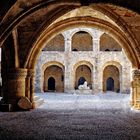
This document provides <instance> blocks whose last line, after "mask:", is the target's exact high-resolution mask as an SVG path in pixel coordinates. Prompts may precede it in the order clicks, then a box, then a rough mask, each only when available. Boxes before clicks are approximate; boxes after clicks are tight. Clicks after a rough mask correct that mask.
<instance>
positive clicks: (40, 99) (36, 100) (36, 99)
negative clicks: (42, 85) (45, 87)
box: [34, 96, 44, 108]
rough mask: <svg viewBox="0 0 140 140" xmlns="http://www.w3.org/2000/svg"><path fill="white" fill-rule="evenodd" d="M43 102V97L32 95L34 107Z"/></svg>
mask: <svg viewBox="0 0 140 140" xmlns="http://www.w3.org/2000/svg"><path fill="white" fill-rule="evenodd" d="M43 103H44V99H43V98H40V97H39V96H34V107H35V108H37V107H39V106H41V105H42V104H43Z"/></svg>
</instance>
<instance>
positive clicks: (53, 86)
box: [43, 65, 64, 92]
mask: <svg viewBox="0 0 140 140" xmlns="http://www.w3.org/2000/svg"><path fill="white" fill-rule="evenodd" d="M63 75H64V73H63V69H62V68H61V67H59V66H57V65H51V66H49V67H47V68H46V70H45V71H44V88H43V89H44V92H49V91H55V92H63V91H64V79H63V78H62V77H63Z"/></svg>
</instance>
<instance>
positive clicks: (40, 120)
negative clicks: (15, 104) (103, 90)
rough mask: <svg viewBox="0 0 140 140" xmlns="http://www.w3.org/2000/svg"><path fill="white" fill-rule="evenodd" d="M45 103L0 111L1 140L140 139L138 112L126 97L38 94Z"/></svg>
mask: <svg viewBox="0 0 140 140" xmlns="http://www.w3.org/2000/svg"><path fill="white" fill-rule="evenodd" d="M37 95H38V96H40V97H41V98H44V101H45V103H44V104H43V105H42V106H40V107H39V108H37V109H35V110H31V111H26V112H9V113H8V112H5V113H4V112H0V140H140V112H139V111H134V110H132V109H131V108H130V106H129V98H130V96H129V95H128V94H125V95H124V94H116V93H107V94H98V95H72V94H69V95H66V94H61V93H60V94H59V93H58V94H54V93H47V94H46V93H44V94H39V93H38V94H37Z"/></svg>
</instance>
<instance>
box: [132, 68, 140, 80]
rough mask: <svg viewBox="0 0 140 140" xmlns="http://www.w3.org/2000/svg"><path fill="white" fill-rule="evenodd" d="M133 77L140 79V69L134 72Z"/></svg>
mask: <svg viewBox="0 0 140 140" xmlns="http://www.w3.org/2000/svg"><path fill="white" fill-rule="evenodd" d="M132 77H133V78H136V77H138V78H140V69H135V70H132Z"/></svg>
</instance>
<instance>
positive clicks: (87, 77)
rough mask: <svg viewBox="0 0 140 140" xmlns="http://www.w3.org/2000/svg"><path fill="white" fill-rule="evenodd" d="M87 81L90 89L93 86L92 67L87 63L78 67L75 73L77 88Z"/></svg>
mask: <svg viewBox="0 0 140 140" xmlns="http://www.w3.org/2000/svg"><path fill="white" fill-rule="evenodd" d="M85 81H86V82H87V84H88V86H89V87H90V89H91V88H92V80H91V69H90V68H89V67H88V66H87V65H84V64H83V65H80V66H78V67H77V69H76V74H75V89H78V86H79V85H83V84H84V82H85Z"/></svg>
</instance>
